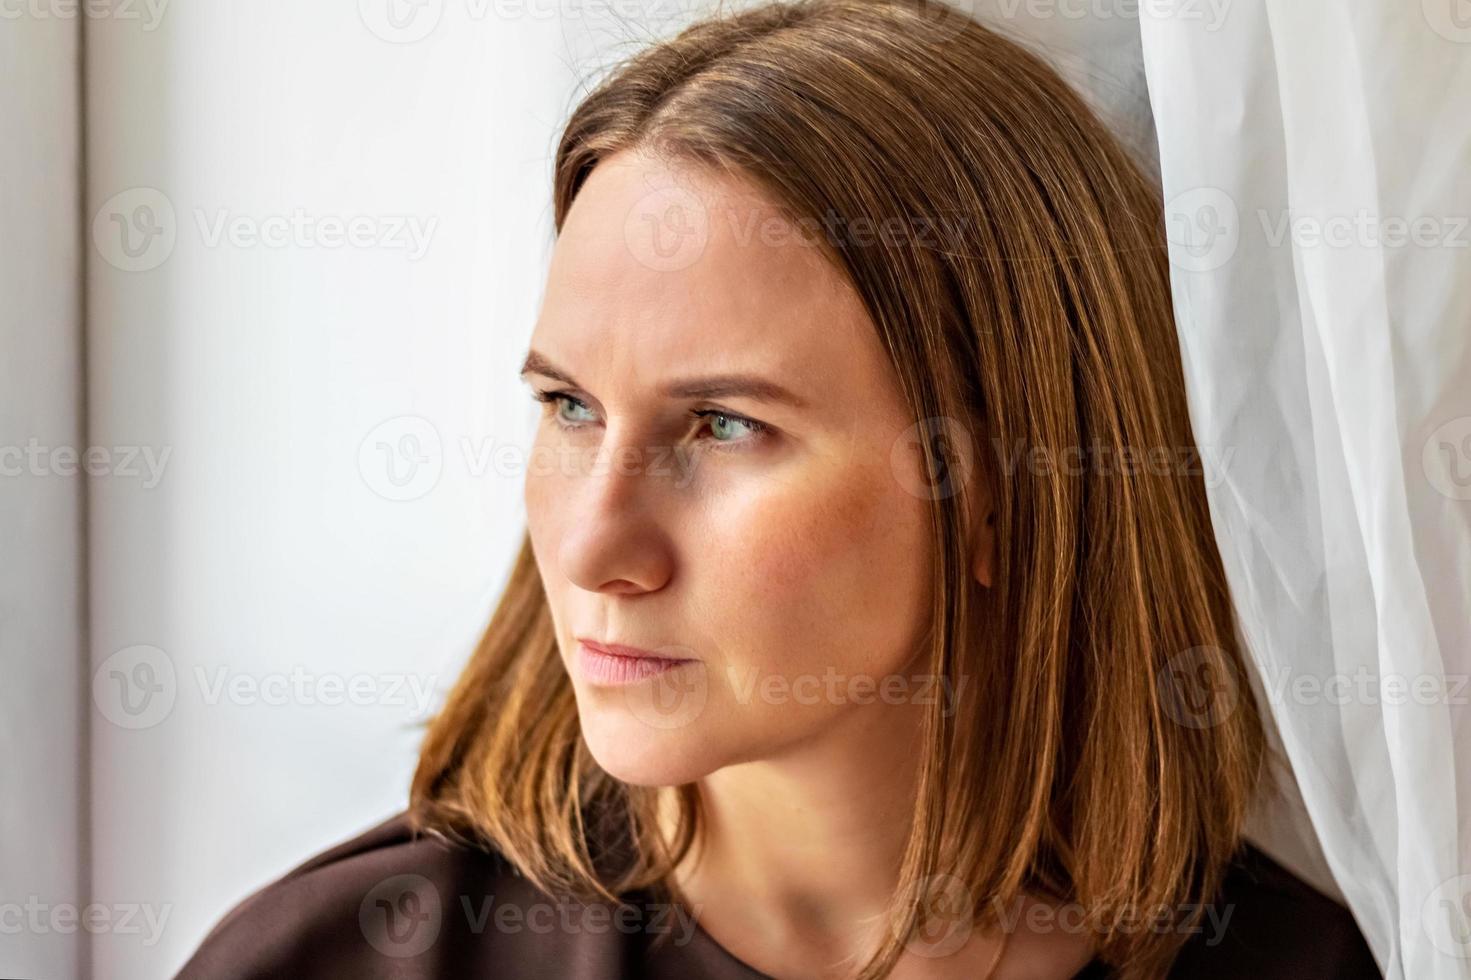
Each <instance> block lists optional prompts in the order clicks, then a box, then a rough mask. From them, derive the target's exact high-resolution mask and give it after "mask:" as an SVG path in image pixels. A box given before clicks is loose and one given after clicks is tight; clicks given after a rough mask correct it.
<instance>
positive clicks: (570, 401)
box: [532, 391, 591, 426]
mask: <svg viewBox="0 0 1471 980" xmlns="http://www.w3.org/2000/svg"><path fill="white" fill-rule="evenodd" d="M532 397H533V398H535V399H536V400H537V401H539V402H541V403H542V404H544V405H551V406H552V414H553V415H554V416H556V418H557V421H558V422H559V423H561V424H562V425H568V426H572V425H581V424H582V423H583V422H586V421H588V420H587V419H578V418H568V417H567V416H566V415H564V414H563V413H562V408H563V406H566V405H571V406H573V408H574V409H580V410H582V411H584V412H587V411H591V410H590V409H589V408H588V407H587V406H586V405H584V404H583V403H582V402H580V401H578V400H577V399H576V398H573V397H572V396H571V395H569V394H566V393H565V392H561V391H538V392H536V393H535V394H533V395H532Z"/></svg>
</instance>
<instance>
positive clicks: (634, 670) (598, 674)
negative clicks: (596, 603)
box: [577, 640, 694, 685]
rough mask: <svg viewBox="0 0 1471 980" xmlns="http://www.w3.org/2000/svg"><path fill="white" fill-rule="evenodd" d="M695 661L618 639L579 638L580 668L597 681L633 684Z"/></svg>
mask: <svg viewBox="0 0 1471 980" xmlns="http://www.w3.org/2000/svg"><path fill="white" fill-rule="evenodd" d="M692 663H694V661H693V660H687V659H676V658H670V657H661V656H658V655H657V654H654V653H651V652H649V651H648V650H640V649H638V648H637V647H626V646H623V645H621V644H617V643H610V644H607V645H604V644H602V643H595V642H593V641H592V640H578V641H577V666H578V669H579V670H580V671H581V672H582V676H583V677H585V678H586V679H587V680H588V681H589V682H591V683H593V684H610V685H612V684H632V683H633V682H634V681H641V680H645V679H647V678H649V677H654V676H656V675H658V674H662V673H664V672H665V671H669V670H673V669H674V668H676V667H680V666H683V665H684V664H692Z"/></svg>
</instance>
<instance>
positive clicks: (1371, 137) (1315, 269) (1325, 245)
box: [1140, 0, 1471, 980]
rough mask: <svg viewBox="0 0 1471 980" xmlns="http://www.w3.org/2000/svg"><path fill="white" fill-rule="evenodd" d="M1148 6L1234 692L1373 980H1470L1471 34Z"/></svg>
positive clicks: (1344, 4)
mask: <svg viewBox="0 0 1471 980" xmlns="http://www.w3.org/2000/svg"><path fill="white" fill-rule="evenodd" d="M1142 6H1143V12H1142V13H1141V17H1140V26H1141V36H1142V39H1143V55H1144V65H1145V67H1146V70H1147V76H1148V83H1149V96H1150V101H1151V103H1152V106H1153V112H1154V118H1155V126H1156V128H1157V131H1158V139H1159V153H1160V171H1161V176H1162V180H1163V194H1164V197H1165V200H1166V202H1167V215H1168V226H1169V238H1170V246H1169V247H1170V256H1171V261H1172V265H1173V282H1174V293H1175V308H1176V314H1177V317H1178V321H1179V329H1180V344H1181V350H1182V354H1183V357H1184V363H1185V369H1186V373H1187V377H1188V384H1189V393H1190V404H1191V413H1192V418H1193V422H1194V426H1195V434H1196V437H1197V441H1198V442H1199V444H1200V445H1201V446H1202V448H1203V449H1205V450H1206V452H1205V453H1204V454H1203V456H1204V459H1205V460H1206V464H1207V465H1206V479H1207V483H1208V485H1209V487H1210V490H1209V494H1210V501H1211V509H1212V516H1213V518H1214V521H1215V525H1216V531H1217V537H1218V540H1219V544H1220V548H1221V551H1222V554H1223V556H1224V559H1225V563H1226V568H1227V572H1228V574H1229V577H1230V582H1231V586H1232V590H1233V593H1234V596H1235V599H1236V603H1237V607H1238V614H1239V617H1240V621H1241V626H1242V629H1243V631H1244V633H1245V635H1246V638H1247V641H1248V643H1249V646H1250V648H1251V653H1252V660H1253V663H1254V665H1255V667H1256V668H1257V671H1258V674H1257V677H1256V678H1255V681H1256V682H1257V683H1258V684H1260V685H1261V687H1262V689H1263V690H1265V692H1266V695H1267V696H1266V700H1267V703H1268V706H1269V710H1270V712H1271V714H1272V716H1273V718H1274V719H1275V721H1276V725H1277V728H1278V730H1279V732H1280V736H1281V740H1282V744H1283V747H1284V749H1285V751H1286V754H1287V756H1288V757H1289V759H1290V761H1291V764H1292V767H1293V771H1294V773H1295V776H1296V779H1297V782H1298V784H1299V786H1300V787H1301V790H1302V796H1303V799H1304V801H1305V803H1306V810H1307V813H1308V815H1309V817H1310V818H1311V824H1312V827H1313V829H1314V830H1315V831H1316V835H1317V838H1318V840H1319V841H1320V842H1321V845H1322V851H1323V855H1324V857H1325V858H1326V860H1327V864H1328V866H1329V867H1330V868H1331V870H1332V874H1333V876H1334V878H1335V879H1336V882H1337V884H1338V886H1339V888H1340V889H1341V891H1342V894H1343V897H1344V898H1345V899H1346V901H1347V902H1348V904H1349V906H1350V908H1351V909H1352V911H1353V913H1354V915H1355V917H1356V919H1357V920H1358V922H1359V925H1360V927H1361V928H1362V929H1363V931H1364V933H1365V936H1366V938H1367V939H1368V941H1369V944H1370V946H1371V947H1372V949H1373V951H1374V954H1375V956H1376V958H1377V959H1378V961H1379V963H1380V965H1381V967H1382V968H1383V970H1384V972H1385V974H1386V976H1387V977H1390V978H1411V980H1449V978H1452V977H1465V976H1468V975H1471V972H1468V964H1471V959H1468V957H1471V919H1468V911H1471V897H1468V896H1471V875H1468V874H1467V872H1471V864H1468V861H1467V851H1468V843H1471V822H1468V812H1471V811H1468V802H1471V800H1468V786H1471V741H1468V738H1471V731H1468V727H1467V726H1468V708H1467V703H1468V701H1471V692H1468V690H1467V685H1466V679H1467V677H1468V672H1471V229H1468V216H1471V16H1468V15H1471V7H1468V6H1467V5H1466V4H1465V3H1464V2H1463V0H1424V2H1423V3H1421V2H1418V0H1333V2H1328V0H1237V2H1234V3H1230V4H1228V5H1223V6H1222V8H1221V10H1219V11H1212V9H1211V7H1210V5H1208V4H1205V3H1203V2H1201V3H1194V2H1191V0H1179V2H1171V3H1168V4H1148V3H1146V4H1143V5H1142Z"/></svg>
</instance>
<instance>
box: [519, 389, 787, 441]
mask: <svg viewBox="0 0 1471 980" xmlns="http://www.w3.org/2000/svg"><path fill="white" fill-rule="evenodd" d="M532 397H533V398H535V399H536V400H537V401H539V402H541V403H542V404H546V405H551V406H552V415H553V416H554V417H555V418H556V420H557V424H558V425H560V426H561V427H562V428H564V429H577V428H581V427H582V426H583V425H584V424H586V423H588V422H593V421H596V416H595V415H593V412H592V409H590V408H589V407H588V406H587V405H585V404H584V403H583V402H582V401H581V400H580V399H578V398H575V397H573V396H572V395H569V394H568V393H566V392H565V391H537V392H533V394H532ZM564 409H566V410H567V411H564ZM569 412H570V413H571V414H569ZM579 412H581V413H585V414H584V415H582V416H579V415H578V414H577V413H579ZM690 418H691V419H693V420H694V421H697V422H703V423H705V425H704V428H708V429H709V430H710V441H711V442H713V443H715V444H717V445H720V446H742V447H744V445H745V444H747V443H754V442H756V441H758V440H759V439H760V438H762V437H763V436H765V435H766V433H767V427H766V423H764V422H757V421H756V420H755V419H748V418H744V417H743V416H740V415H734V414H732V413H730V412H725V411H721V410H720V409H714V408H707V409H697V410H695V411H692V412H690Z"/></svg>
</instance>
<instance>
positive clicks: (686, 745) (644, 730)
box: [582, 717, 720, 786]
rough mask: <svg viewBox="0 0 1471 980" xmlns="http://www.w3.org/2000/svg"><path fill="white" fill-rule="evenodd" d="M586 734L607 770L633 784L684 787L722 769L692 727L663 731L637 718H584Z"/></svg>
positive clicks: (616, 777)
mask: <svg viewBox="0 0 1471 980" xmlns="http://www.w3.org/2000/svg"><path fill="white" fill-rule="evenodd" d="M582 737H583V740H584V741H585V742H587V747H588V751H589V752H591V753H592V757H593V758H594V759H595V760H596V761H597V763H598V765H599V766H601V767H602V769H603V771H604V772H606V773H608V775H610V776H612V777H613V778H615V779H618V780H620V781H622V782H625V783H628V784H630V785H633V786H680V785H683V784H684V783H692V782H695V781H696V780H698V779H703V778H704V777H706V776H708V775H709V774H710V773H712V772H714V771H715V770H716V769H718V768H720V765H719V763H718V762H717V761H716V760H715V759H714V758H713V756H712V754H711V753H710V752H709V750H708V747H706V748H705V749H703V750H702V749H701V747H700V745H699V741H700V740H699V739H697V738H695V733H694V732H693V731H691V730H679V731H659V730H658V729H651V728H650V727H649V726H648V725H646V724H644V723H643V722H641V721H639V720H638V719H637V718H632V717H624V718H600V719H598V720H596V721H594V722H592V723H591V724H589V723H588V721H586V720H584V722H583V734H582Z"/></svg>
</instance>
